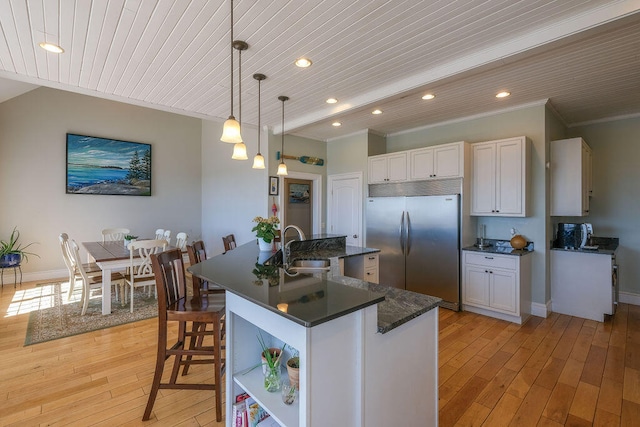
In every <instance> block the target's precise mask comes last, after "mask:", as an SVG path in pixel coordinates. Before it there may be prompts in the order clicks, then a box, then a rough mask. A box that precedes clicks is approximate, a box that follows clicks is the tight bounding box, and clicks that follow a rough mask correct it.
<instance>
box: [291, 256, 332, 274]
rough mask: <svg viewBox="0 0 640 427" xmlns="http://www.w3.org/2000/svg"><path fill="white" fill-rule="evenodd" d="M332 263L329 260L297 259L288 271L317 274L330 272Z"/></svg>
mask: <svg viewBox="0 0 640 427" xmlns="http://www.w3.org/2000/svg"><path fill="white" fill-rule="evenodd" d="M330 265H331V263H330V261H329V260H328V259H297V260H295V261H293V262H292V263H291V265H290V266H289V268H288V271H293V272H297V273H317V272H319V271H329V269H330Z"/></svg>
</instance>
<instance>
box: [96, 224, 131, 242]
mask: <svg viewBox="0 0 640 427" xmlns="http://www.w3.org/2000/svg"><path fill="white" fill-rule="evenodd" d="M129 233H131V230H129V229H128V228H105V229H104V230H102V242H103V243H104V242H112V241H117V240H124V236H126V235H127V234H129Z"/></svg>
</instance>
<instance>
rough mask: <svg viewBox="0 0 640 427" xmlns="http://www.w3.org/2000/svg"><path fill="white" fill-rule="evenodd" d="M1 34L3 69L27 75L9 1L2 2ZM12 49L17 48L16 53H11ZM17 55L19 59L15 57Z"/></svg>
mask: <svg viewBox="0 0 640 427" xmlns="http://www.w3.org/2000/svg"><path fill="white" fill-rule="evenodd" d="M0 33H1V34H2V42H0V62H1V63H2V68H3V69H4V70H7V71H12V72H16V73H20V74H25V73H26V68H25V66H24V61H23V60H22V52H20V50H19V48H17V46H19V43H18V35H17V32H16V27H15V22H14V20H13V13H12V11H11V4H10V3H9V0H0ZM12 48H15V49H16V52H11V49H12ZM16 53H17V54H18V57H16V56H15V54H16Z"/></svg>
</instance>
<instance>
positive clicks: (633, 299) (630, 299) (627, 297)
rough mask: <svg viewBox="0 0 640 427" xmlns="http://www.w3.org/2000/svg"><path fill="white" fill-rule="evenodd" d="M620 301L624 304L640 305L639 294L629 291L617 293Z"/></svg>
mask: <svg viewBox="0 0 640 427" xmlns="http://www.w3.org/2000/svg"><path fill="white" fill-rule="evenodd" d="M618 299H619V301H620V302H623V303H625V304H633V305H640V294H633V293H631V292H620V295H618Z"/></svg>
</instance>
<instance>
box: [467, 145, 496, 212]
mask: <svg viewBox="0 0 640 427" xmlns="http://www.w3.org/2000/svg"><path fill="white" fill-rule="evenodd" d="M495 151H496V146H495V144H477V145H474V147H473V177H472V181H471V215H486V214H491V213H492V212H494V211H495V188H496V184H495V170H496V168H495V158H496V156H495Z"/></svg>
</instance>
